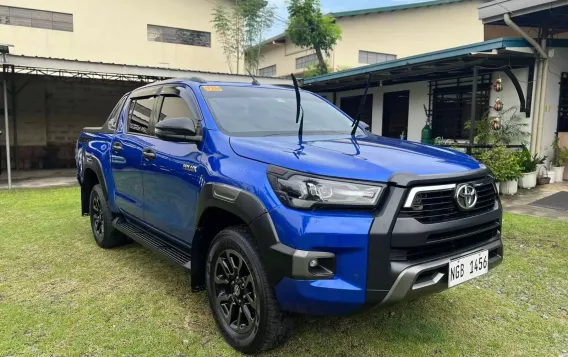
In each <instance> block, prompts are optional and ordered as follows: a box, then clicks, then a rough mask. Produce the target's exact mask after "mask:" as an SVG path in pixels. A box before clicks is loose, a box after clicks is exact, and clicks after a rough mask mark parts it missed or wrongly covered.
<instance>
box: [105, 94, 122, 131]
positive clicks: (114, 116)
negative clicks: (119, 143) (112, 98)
mask: <svg viewBox="0 0 568 357" xmlns="http://www.w3.org/2000/svg"><path fill="white" fill-rule="evenodd" d="M125 101H126V95H125V96H124V97H122V98H120V100H119V101H118V103H117V104H116V106H115V107H114V109H113V110H112V112H111V113H110V115H109V117H108V127H109V129H111V130H115V129H116V123H117V122H118V119H119V118H120V113H121V112H122V107H123V106H124V102H125Z"/></svg>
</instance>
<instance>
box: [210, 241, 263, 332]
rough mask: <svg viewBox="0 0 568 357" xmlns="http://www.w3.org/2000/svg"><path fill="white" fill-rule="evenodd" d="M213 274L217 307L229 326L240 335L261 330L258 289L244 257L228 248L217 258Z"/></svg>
mask: <svg viewBox="0 0 568 357" xmlns="http://www.w3.org/2000/svg"><path fill="white" fill-rule="evenodd" d="M213 271H214V282H215V287H214V291H215V296H216V308H217V309H218V310H219V312H220V313H221V316H222V318H223V322H224V323H225V324H226V326H227V327H229V328H230V329H231V330H232V331H234V332H235V333H238V334H247V333H249V332H250V331H251V329H253V328H256V329H258V325H259V321H260V316H259V309H258V305H257V298H256V291H257V289H256V287H255V282H254V279H253V278H252V274H251V270H250V268H249V266H248V264H247V263H246V261H245V259H244V258H243V256H242V255H241V254H240V253H239V252H237V251H235V250H232V249H226V250H224V251H223V252H221V254H220V255H219V256H218V258H217V260H216V262H215V268H214V270H213Z"/></svg>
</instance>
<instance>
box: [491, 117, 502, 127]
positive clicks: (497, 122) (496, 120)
mask: <svg viewBox="0 0 568 357" xmlns="http://www.w3.org/2000/svg"><path fill="white" fill-rule="evenodd" d="M491 128H492V129H493V130H501V121H500V120H499V118H493V120H491Z"/></svg>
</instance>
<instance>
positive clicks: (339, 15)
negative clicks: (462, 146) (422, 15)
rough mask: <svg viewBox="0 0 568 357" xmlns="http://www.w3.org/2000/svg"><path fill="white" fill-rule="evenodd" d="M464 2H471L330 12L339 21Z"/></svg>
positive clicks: (453, 0) (440, 0)
mask: <svg viewBox="0 0 568 357" xmlns="http://www.w3.org/2000/svg"><path fill="white" fill-rule="evenodd" d="M464 1H471V0H435V1H426V2H418V3H413V4H406V5H396V6H384V7H376V8H372V9H362V10H352V11H342V12H332V13H331V15H333V17H335V18H336V19H339V18H342V17H348V16H358V15H369V14H380V13H383V12H392V11H402V10H410V9H420V8H423V7H429V6H437V5H445V4H453V3H458V2H464Z"/></svg>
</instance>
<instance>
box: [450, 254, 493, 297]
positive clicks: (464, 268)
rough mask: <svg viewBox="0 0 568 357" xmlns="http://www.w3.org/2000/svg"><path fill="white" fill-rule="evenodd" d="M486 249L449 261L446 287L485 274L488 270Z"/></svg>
mask: <svg viewBox="0 0 568 357" xmlns="http://www.w3.org/2000/svg"><path fill="white" fill-rule="evenodd" d="M488 255H489V254H488V251H487V250H482V251H480V252H477V253H475V254H471V255H468V256H466V257H461V258H459V259H455V260H452V261H450V269H449V275H448V277H449V278H448V287H450V288H451V287H452V286H456V285H458V284H461V283H463V282H466V281H468V280H470V279H473V278H477V277H478V276H480V275H483V274H487V271H488V270H489V258H488Z"/></svg>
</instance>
